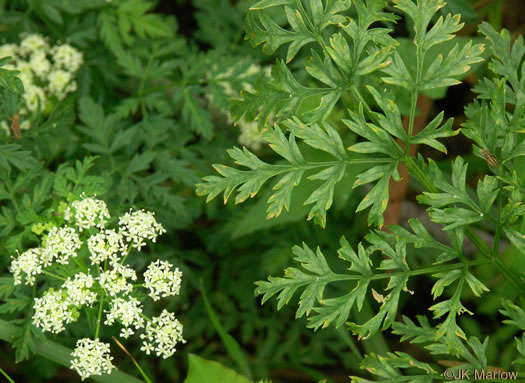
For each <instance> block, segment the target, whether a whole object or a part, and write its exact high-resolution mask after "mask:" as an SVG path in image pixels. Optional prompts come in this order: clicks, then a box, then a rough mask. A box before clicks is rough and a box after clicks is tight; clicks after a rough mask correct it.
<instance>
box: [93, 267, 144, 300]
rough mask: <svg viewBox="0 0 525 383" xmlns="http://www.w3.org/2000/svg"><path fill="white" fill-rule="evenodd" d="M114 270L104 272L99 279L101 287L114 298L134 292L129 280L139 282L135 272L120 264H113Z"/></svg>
mask: <svg viewBox="0 0 525 383" xmlns="http://www.w3.org/2000/svg"><path fill="white" fill-rule="evenodd" d="M112 266H113V269H111V270H107V271H102V272H101V273H100V276H99V277H98V278H97V279H98V283H99V284H100V286H101V287H102V288H103V289H104V290H105V291H106V292H107V293H108V294H109V295H111V296H112V297H115V296H117V294H119V293H122V292H124V293H125V294H129V293H131V292H132V291H133V285H132V284H131V283H128V279H131V280H132V281H136V280H137V273H136V272H135V270H133V269H131V268H129V267H127V266H123V265H121V264H118V263H114V264H112Z"/></svg>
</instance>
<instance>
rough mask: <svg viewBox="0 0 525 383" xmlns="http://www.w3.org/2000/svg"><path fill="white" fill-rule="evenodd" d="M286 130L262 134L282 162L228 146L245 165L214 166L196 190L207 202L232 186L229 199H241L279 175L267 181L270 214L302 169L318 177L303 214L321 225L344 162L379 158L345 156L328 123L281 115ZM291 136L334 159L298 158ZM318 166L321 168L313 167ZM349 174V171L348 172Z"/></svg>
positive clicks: (285, 205) (285, 202) (286, 198)
mask: <svg viewBox="0 0 525 383" xmlns="http://www.w3.org/2000/svg"><path fill="white" fill-rule="evenodd" d="M283 125H284V126H285V127H286V128H287V130H288V131H289V136H288V138H286V136H285V134H284V133H283V132H282V130H281V128H279V127H275V128H270V129H268V130H267V132H265V134H264V135H263V137H264V139H265V140H266V141H267V142H268V143H269V144H270V147H271V148H272V149H273V150H274V151H275V152H276V153H277V154H279V155H280V156H281V157H283V158H284V159H286V161H287V162H288V164H282V165H281V164H279V165H272V164H269V163H266V162H264V161H261V160H259V159H258V158H257V156H256V155H254V154H253V153H252V152H250V151H249V150H248V149H246V148H243V149H239V148H233V149H231V150H229V151H228V153H229V154H230V157H231V158H232V159H234V160H235V162H236V163H237V164H238V165H241V166H244V167H246V168H249V169H250V170H239V169H236V168H232V167H229V166H225V165H214V167H215V169H216V170H217V172H218V173H219V174H220V175H221V177H219V176H208V177H205V178H203V181H204V182H203V183H200V184H198V185H197V194H198V195H201V196H204V195H207V201H211V200H212V199H213V198H215V197H216V196H217V195H219V194H220V193H223V195H224V201H225V203H226V202H227V201H228V199H229V198H230V196H231V195H232V193H233V192H234V191H235V190H237V196H236V198H235V203H242V202H244V201H245V200H246V199H247V198H252V197H254V196H255V195H256V194H257V193H258V192H259V190H260V188H261V187H262V185H263V184H265V183H266V182H267V181H268V180H269V179H270V178H273V177H275V176H278V175H281V174H282V176H281V177H280V178H279V179H278V180H277V182H276V184H275V185H274V186H273V191H274V193H272V195H271V196H270V197H269V199H268V204H269V206H268V209H267V213H268V215H267V217H268V218H273V217H277V216H279V215H280V214H281V212H282V211H283V209H286V210H288V209H289V207H290V202H291V198H292V192H293V189H294V188H295V187H296V186H297V185H299V184H300V183H301V182H302V181H303V178H304V177H303V176H304V174H305V172H309V173H310V174H311V173H314V174H311V175H309V176H308V177H306V179H307V180H308V181H314V182H315V183H316V184H317V181H321V183H320V184H319V186H317V187H316V188H315V189H314V191H313V192H312V193H311V194H310V196H309V197H308V198H307V199H306V201H305V202H304V203H305V204H306V205H309V204H312V205H313V206H312V207H311V209H310V211H309V214H308V219H314V221H315V222H316V223H317V224H319V225H321V226H323V227H324V226H325V225H326V211H327V210H328V209H329V208H330V207H331V206H332V203H333V196H334V192H335V186H336V185H337V184H338V183H339V182H340V181H341V180H342V179H343V177H344V176H345V174H346V173H347V172H348V170H347V166H348V165H358V164H359V165H362V164H367V163H377V162H380V161H378V159H370V160H364V161H363V160H361V159H359V158H356V156H351V155H349V154H348V153H347V152H346V151H345V150H344V146H343V144H342V141H341V137H340V136H339V133H337V131H336V130H335V129H334V128H332V127H331V126H330V125H328V124H323V125H318V124H313V125H311V126H306V125H305V124H304V123H303V122H301V121H300V120H299V119H293V120H287V121H286V122H285V123H284V124H283ZM296 138H299V139H301V140H302V141H303V142H304V143H305V144H306V145H308V146H310V147H312V148H314V149H317V150H320V151H324V152H326V153H328V154H330V155H331V156H333V157H334V159H335V161H326V160H325V161H322V162H313V161H307V160H305V159H304V157H303V155H302V154H301V152H300V150H299V147H298V145H297V143H296ZM320 168H321V170H319V169H320ZM350 172H351V174H354V173H356V172H354V171H353V170H352V171H350Z"/></svg>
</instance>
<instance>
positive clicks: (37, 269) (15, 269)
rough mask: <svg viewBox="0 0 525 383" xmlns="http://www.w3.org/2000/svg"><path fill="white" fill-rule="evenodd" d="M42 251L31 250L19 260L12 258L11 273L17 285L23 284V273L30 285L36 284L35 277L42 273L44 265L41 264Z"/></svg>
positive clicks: (18, 258)
mask: <svg viewBox="0 0 525 383" xmlns="http://www.w3.org/2000/svg"><path fill="white" fill-rule="evenodd" d="M40 253H41V249H29V250H27V251H25V252H24V253H23V254H22V255H19V256H18V257H17V258H14V257H12V259H13V262H12V263H11V272H12V273H13V276H14V279H15V282H14V283H15V285H19V284H21V283H22V273H24V274H25V275H26V282H27V284H28V285H30V286H33V285H34V284H35V276H37V275H38V274H40V273H41V272H42V263H41V262H40Z"/></svg>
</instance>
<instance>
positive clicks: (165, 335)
mask: <svg viewBox="0 0 525 383" xmlns="http://www.w3.org/2000/svg"><path fill="white" fill-rule="evenodd" d="M140 337H141V339H144V342H143V344H142V347H141V348H140V349H141V350H142V351H144V352H145V353H146V354H148V355H149V354H150V353H151V352H152V351H155V352H156V353H157V356H162V357H163V358H164V359H166V358H169V357H170V356H172V355H173V354H174V353H175V351H177V350H176V349H175V346H176V345H177V343H186V341H185V340H184V339H183V338H182V324H181V323H180V322H179V321H178V320H177V319H176V318H175V315H174V314H173V313H170V312H168V311H166V310H164V311H162V314H161V315H160V316H158V317H155V318H153V320H152V321H151V322H148V324H147V326H146V331H145V332H144V333H143V334H140Z"/></svg>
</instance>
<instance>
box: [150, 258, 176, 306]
mask: <svg viewBox="0 0 525 383" xmlns="http://www.w3.org/2000/svg"><path fill="white" fill-rule="evenodd" d="M172 268H173V265H172V264H171V263H169V262H166V261H161V260H160V259H158V260H156V261H155V262H152V263H150V265H149V266H148V270H146V272H145V273H144V286H145V287H146V288H147V289H148V290H149V296H150V297H151V298H153V300H154V301H157V300H159V299H160V298H161V297H162V298H164V297H169V296H173V295H178V294H179V291H180V284H181V280H182V279H181V278H182V271H179V269H178V268H176V269H175V270H174V271H172V270H171V269H172Z"/></svg>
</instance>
